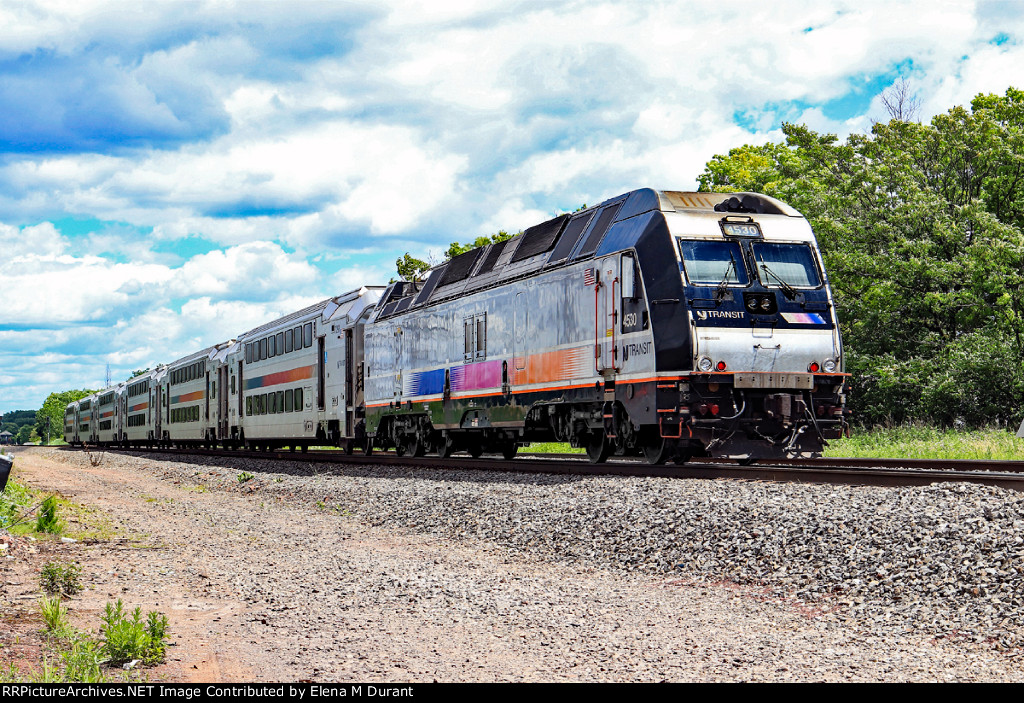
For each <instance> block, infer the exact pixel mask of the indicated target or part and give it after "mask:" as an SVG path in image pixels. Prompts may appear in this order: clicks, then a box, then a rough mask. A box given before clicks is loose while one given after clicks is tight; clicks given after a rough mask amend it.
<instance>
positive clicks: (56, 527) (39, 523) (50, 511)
mask: <svg viewBox="0 0 1024 703" xmlns="http://www.w3.org/2000/svg"><path fill="white" fill-rule="evenodd" d="M63 530H64V525H63V524H62V523H61V521H60V518H58V517H57V496H49V497H47V498H46V500H44V501H43V504H42V505H40V506H39V512H38V513H37V515H36V532H46V533H49V534H53V535H59V534H60V533H61V532H62V531H63Z"/></svg>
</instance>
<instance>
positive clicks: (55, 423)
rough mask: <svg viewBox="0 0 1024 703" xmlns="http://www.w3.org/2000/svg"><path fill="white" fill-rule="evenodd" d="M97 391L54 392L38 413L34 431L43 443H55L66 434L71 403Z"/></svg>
mask: <svg viewBox="0 0 1024 703" xmlns="http://www.w3.org/2000/svg"><path fill="white" fill-rule="evenodd" d="M95 392H96V391H88V390H81V391H61V392H56V391H55V392H53V393H50V395H49V396H47V398H46V400H45V401H44V402H43V407H42V408H40V409H39V410H38V411H37V412H36V422H35V427H34V428H32V427H31V426H30V429H34V430H35V432H36V434H37V435H39V437H41V438H42V439H43V441H51V442H52V441H53V440H54V438H56V437H60V436H63V434H64V411H65V410H66V409H67V407H68V404H69V403H73V402H75V401H76V400H80V399H82V398H85V397H86V396H89V395H92V394H93V393H95Z"/></svg>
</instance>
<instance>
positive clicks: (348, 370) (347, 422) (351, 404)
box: [341, 328, 355, 437]
mask: <svg viewBox="0 0 1024 703" xmlns="http://www.w3.org/2000/svg"><path fill="white" fill-rule="evenodd" d="M353 351H354V348H353V342H352V329H351V328H349V329H347V330H345V391H344V393H343V394H342V396H341V407H342V409H343V410H344V413H343V420H342V425H341V434H342V436H344V437H351V436H352V435H353V434H354V432H355V418H354V417H353V414H354V412H355V401H354V397H355V396H354V390H355V389H354V388H353V381H354V375H355V374H353V373H352V365H353V364H352V360H353Z"/></svg>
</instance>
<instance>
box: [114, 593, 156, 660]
mask: <svg viewBox="0 0 1024 703" xmlns="http://www.w3.org/2000/svg"><path fill="white" fill-rule="evenodd" d="M166 635H167V616H166V615H162V614H161V613H158V612H156V611H151V612H150V613H149V615H148V617H147V619H146V621H145V622H143V620H142V608H139V607H136V608H135V610H133V611H132V614H131V617H129V616H128V615H127V614H126V613H125V612H124V605H123V604H122V602H121V599H120V598H119V599H118V600H117V604H116V605H112V604H110V603H107V606H106V608H105V610H104V614H103V638H104V639H103V649H104V651H105V652H106V654H107V657H108V658H109V661H110V663H111V664H114V665H117V664H123V663H125V662H129V661H132V660H133V659H138V660H140V661H141V662H143V663H144V664H147V665H151V664H158V663H160V662H161V661H163V659H164V652H165V650H166V648H167V643H166V642H165V641H164V640H165V639H166Z"/></svg>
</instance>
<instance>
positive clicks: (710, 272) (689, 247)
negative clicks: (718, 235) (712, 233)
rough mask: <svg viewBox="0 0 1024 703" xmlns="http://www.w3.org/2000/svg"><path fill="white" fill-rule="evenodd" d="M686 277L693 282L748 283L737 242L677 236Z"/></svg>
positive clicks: (706, 283) (718, 283)
mask: <svg viewBox="0 0 1024 703" xmlns="http://www.w3.org/2000/svg"><path fill="white" fill-rule="evenodd" d="M679 251H680V253H681V254H682V255H683V268H684V269H685V270H686V278H687V279H688V280H689V281H690V283H692V284H694V285H712V286H717V285H729V284H738V285H742V286H745V285H747V281H748V279H747V269H746V267H744V265H743V254H742V252H740V245H739V244H738V243H737V242H722V241H717V242H714V241H696V240H692V239H680V240H679Z"/></svg>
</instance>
